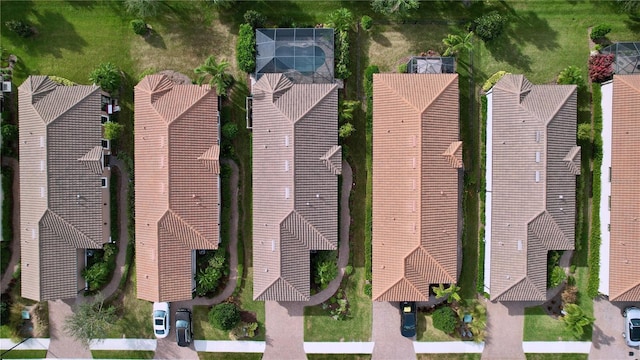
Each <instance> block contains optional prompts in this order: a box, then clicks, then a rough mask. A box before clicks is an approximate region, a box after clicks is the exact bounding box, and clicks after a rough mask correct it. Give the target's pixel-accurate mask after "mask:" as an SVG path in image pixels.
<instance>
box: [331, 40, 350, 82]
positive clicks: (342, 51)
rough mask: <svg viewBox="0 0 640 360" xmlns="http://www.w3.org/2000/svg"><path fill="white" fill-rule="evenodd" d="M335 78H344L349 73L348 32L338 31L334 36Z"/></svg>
mask: <svg viewBox="0 0 640 360" xmlns="http://www.w3.org/2000/svg"><path fill="white" fill-rule="evenodd" d="M335 49H336V54H335V55H336V78H338V79H346V78H348V77H349V76H350V75H351V71H350V70H349V32H348V31H338V33H337V36H336V44H335Z"/></svg>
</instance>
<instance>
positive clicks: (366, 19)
mask: <svg viewBox="0 0 640 360" xmlns="http://www.w3.org/2000/svg"><path fill="white" fill-rule="evenodd" d="M360 27H361V28H362V29H363V30H365V31H369V30H371V27H373V19H372V18H371V16H367V15H363V16H362V17H361V18H360Z"/></svg>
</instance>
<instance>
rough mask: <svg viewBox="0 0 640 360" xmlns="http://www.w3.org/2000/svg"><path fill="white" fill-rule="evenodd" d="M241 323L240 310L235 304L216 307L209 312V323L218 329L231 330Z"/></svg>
mask: <svg viewBox="0 0 640 360" xmlns="http://www.w3.org/2000/svg"><path fill="white" fill-rule="evenodd" d="M239 322H240V310H238V307H237V306H236V305H235V304H233V303H222V304H218V305H215V306H213V307H212V308H211V311H209V323H211V326H213V327H214V328H216V329H220V330H226V331H228V330H231V329H233V328H234V327H235V326H236V325H237V324H238V323H239Z"/></svg>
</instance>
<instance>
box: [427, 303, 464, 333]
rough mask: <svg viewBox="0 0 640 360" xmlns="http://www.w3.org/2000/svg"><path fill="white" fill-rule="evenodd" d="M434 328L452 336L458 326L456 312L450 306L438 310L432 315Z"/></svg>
mask: <svg viewBox="0 0 640 360" xmlns="http://www.w3.org/2000/svg"><path fill="white" fill-rule="evenodd" d="M432 320H433V327H434V328H436V329H438V330H442V331H444V332H445V333H447V334H451V333H453V332H454V331H455V330H456V326H457V325H458V317H457V316H456V313H455V311H453V309H451V308H450V307H448V306H445V307H441V308H439V309H436V311H434V312H433V315H432Z"/></svg>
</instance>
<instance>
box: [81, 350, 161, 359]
mask: <svg viewBox="0 0 640 360" xmlns="http://www.w3.org/2000/svg"><path fill="white" fill-rule="evenodd" d="M153 354H154V352H153V351H126V350H117V351H116V350H91V356H93V358H94V359H153Z"/></svg>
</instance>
